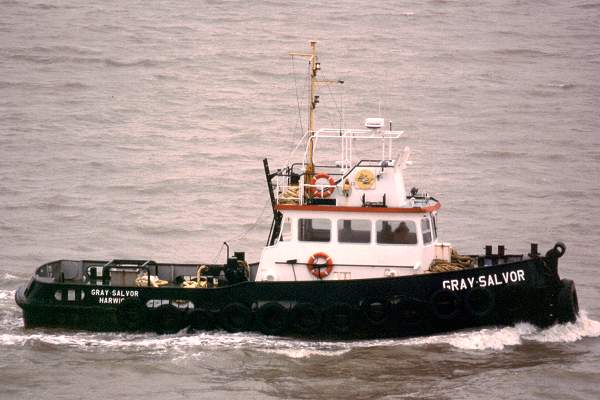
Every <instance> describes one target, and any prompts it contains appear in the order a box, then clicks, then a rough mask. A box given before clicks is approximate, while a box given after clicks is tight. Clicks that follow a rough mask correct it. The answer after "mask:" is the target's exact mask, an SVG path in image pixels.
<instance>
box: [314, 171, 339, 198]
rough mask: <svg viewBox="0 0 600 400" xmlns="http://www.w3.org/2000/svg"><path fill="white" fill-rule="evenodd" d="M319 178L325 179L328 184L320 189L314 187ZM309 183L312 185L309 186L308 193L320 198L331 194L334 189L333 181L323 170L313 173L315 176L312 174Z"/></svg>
mask: <svg viewBox="0 0 600 400" xmlns="http://www.w3.org/2000/svg"><path fill="white" fill-rule="evenodd" d="M319 179H327V180H328V181H329V186H328V187H326V188H322V189H320V188H318V187H316V184H317V181H318V180H319ZM310 184H311V185H313V186H312V187H311V188H310V193H311V194H312V195H313V197H317V198H320V199H324V198H326V197H329V196H331V195H332V194H333V191H334V190H335V181H334V180H333V178H332V177H331V176H329V175H328V174H326V173H325V172H319V173H317V174H315V176H313V177H312V179H311V180H310Z"/></svg>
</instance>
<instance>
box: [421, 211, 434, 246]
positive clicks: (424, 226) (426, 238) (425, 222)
mask: <svg viewBox="0 0 600 400" xmlns="http://www.w3.org/2000/svg"><path fill="white" fill-rule="evenodd" d="M421 232H423V244H429V243H431V240H432V239H431V223H430V222H429V218H427V217H425V218H423V219H422V220H421Z"/></svg>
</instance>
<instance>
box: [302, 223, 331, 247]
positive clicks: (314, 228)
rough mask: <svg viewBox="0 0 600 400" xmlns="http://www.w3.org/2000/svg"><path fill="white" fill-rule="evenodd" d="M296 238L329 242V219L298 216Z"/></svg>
mask: <svg viewBox="0 0 600 400" xmlns="http://www.w3.org/2000/svg"><path fill="white" fill-rule="evenodd" d="M298 240H300V241H303V242H329V241H330V240H331V221H330V220H328V219H324V218H313V219H309V218H300V219H299V220H298Z"/></svg>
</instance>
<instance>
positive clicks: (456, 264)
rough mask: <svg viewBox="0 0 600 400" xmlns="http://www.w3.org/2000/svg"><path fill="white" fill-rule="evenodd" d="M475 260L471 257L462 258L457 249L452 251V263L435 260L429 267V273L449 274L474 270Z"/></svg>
mask: <svg viewBox="0 0 600 400" xmlns="http://www.w3.org/2000/svg"><path fill="white" fill-rule="evenodd" d="M474 264H475V260H474V259H473V258H472V257H469V256H461V255H460V254H458V252H457V251H456V250H455V249H452V254H451V256H450V262H448V261H446V260H433V261H432V262H431V265H430V266H429V272H449V271H458V270H461V269H469V268H473V266H474Z"/></svg>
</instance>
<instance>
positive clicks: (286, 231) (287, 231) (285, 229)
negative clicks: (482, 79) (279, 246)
mask: <svg viewBox="0 0 600 400" xmlns="http://www.w3.org/2000/svg"><path fill="white" fill-rule="evenodd" d="M279 240H280V241H282V242H283V241H285V242H289V241H290V240H292V220H291V219H290V218H286V219H285V220H284V221H283V225H282V227H281V235H280V236H279Z"/></svg>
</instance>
